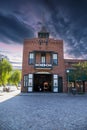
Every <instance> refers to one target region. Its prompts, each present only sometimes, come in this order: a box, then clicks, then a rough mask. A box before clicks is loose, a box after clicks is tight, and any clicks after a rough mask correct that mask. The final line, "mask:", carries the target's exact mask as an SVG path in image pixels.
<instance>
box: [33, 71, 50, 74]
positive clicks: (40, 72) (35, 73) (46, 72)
mask: <svg viewBox="0 0 87 130" xmlns="http://www.w3.org/2000/svg"><path fill="white" fill-rule="evenodd" d="M35 74H51V73H49V72H44V71H42V72H36V73H35Z"/></svg>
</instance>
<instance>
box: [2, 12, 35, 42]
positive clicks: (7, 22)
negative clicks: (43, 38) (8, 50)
mask: <svg viewBox="0 0 87 130" xmlns="http://www.w3.org/2000/svg"><path fill="white" fill-rule="evenodd" d="M30 37H34V34H33V29H32V27H30V26H29V25H26V24H24V23H23V22H21V21H19V20H18V19H17V18H16V17H14V16H13V15H4V14H2V13H0V40H1V41H5V42H6V40H7V41H8V42H9V40H11V41H14V42H18V43H21V42H23V40H24V38H30Z"/></svg>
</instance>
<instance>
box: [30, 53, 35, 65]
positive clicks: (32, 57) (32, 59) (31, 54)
mask: <svg viewBox="0 0 87 130" xmlns="http://www.w3.org/2000/svg"><path fill="white" fill-rule="evenodd" d="M29 64H34V53H32V52H31V53H29Z"/></svg>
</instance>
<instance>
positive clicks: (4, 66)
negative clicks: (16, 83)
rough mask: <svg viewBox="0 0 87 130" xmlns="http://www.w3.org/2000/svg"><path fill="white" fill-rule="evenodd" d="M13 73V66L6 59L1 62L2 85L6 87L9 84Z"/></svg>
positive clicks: (0, 77)
mask: <svg viewBox="0 0 87 130" xmlns="http://www.w3.org/2000/svg"><path fill="white" fill-rule="evenodd" d="M11 71H12V65H11V64H10V62H9V61H8V60H6V59H3V60H1V61H0V85H3V86H4V87H5V86H6V84H7V83H8V79H9V77H10V74H11Z"/></svg>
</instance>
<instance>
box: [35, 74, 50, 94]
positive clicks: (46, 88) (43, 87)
mask: <svg viewBox="0 0 87 130" xmlns="http://www.w3.org/2000/svg"><path fill="white" fill-rule="evenodd" d="M33 90H34V92H51V91H52V74H34V88H33Z"/></svg>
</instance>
